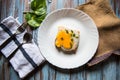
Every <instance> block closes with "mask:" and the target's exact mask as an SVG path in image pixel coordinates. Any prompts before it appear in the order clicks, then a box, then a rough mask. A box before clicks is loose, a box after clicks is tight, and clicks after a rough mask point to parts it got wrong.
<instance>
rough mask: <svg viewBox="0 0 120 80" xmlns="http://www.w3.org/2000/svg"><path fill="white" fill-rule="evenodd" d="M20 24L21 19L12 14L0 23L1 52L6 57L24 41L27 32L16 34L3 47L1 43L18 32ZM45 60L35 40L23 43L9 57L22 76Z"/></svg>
mask: <svg viewBox="0 0 120 80" xmlns="http://www.w3.org/2000/svg"><path fill="white" fill-rule="evenodd" d="M19 26H20V23H19V21H18V20H17V19H15V18H13V17H12V16H10V17H8V18H6V19H4V20H3V21H2V22H1V23H0V53H1V54H3V55H4V56H5V57H6V58H8V57H9V56H10V55H11V54H12V53H13V52H14V50H15V49H17V48H18V46H19V45H20V44H21V43H22V42H23V36H24V34H25V32H23V33H21V34H19V35H16V37H15V38H14V39H12V40H11V41H10V42H9V43H8V44H7V45H6V46H4V47H1V45H2V44H3V43H4V42H5V41H6V40H7V39H8V38H9V37H11V35H13V34H14V33H15V32H16V30H17V28H18V27H19ZM44 61H45V59H44V58H43V56H42V55H41V53H40V50H39V48H38V46H37V45H36V44H35V43H34V41H33V40H32V43H27V44H24V45H22V47H20V48H19V50H18V51H17V52H16V53H15V55H14V56H13V57H12V58H10V59H9V62H10V63H11V64H12V66H13V68H14V70H16V71H17V72H18V74H19V76H20V78H24V77H25V76H27V75H28V74H29V73H30V72H31V71H33V70H34V69H35V68H36V67H38V66H39V65H40V64H41V63H43V62H44Z"/></svg>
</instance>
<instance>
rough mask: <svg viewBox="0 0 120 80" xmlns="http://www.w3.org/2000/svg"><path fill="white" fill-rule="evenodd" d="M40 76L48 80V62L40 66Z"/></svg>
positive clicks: (42, 79)
mask: <svg viewBox="0 0 120 80" xmlns="http://www.w3.org/2000/svg"><path fill="white" fill-rule="evenodd" d="M41 73H42V76H41V80H49V79H48V76H49V66H48V64H46V65H45V66H44V67H43V68H42V72H41Z"/></svg>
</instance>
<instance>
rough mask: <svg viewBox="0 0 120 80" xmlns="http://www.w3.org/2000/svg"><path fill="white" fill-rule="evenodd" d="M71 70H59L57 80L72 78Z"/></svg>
mask: <svg viewBox="0 0 120 80" xmlns="http://www.w3.org/2000/svg"><path fill="white" fill-rule="evenodd" d="M69 73H70V71H67V72H64V70H60V71H59V70H57V72H56V80H70V74H69Z"/></svg>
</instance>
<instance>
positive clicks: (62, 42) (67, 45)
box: [55, 27, 80, 52]
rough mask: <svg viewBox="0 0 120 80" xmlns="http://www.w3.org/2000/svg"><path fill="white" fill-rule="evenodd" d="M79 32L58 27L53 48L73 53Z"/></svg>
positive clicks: (76, 45)
mask: <svg viewBox="0 0 120 80" xmlns="http://www.w3.org/2000/svg"><path fill="white" fill-rule="evenodd" d="M79 36H80V32H79V31H78V30H72V29H69V28H65V27H59V28H58V33H57V36H56V39H55V46H56V47H57V48H61V49H62V50H63V51H67V52H70V51H75V50H76V49H77V47H78V44H79Z"/></svg>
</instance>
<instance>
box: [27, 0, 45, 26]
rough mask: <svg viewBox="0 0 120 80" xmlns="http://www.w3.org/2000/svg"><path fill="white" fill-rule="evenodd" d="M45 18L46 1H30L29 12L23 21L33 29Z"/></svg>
mask: <svg viewBox="0 0 120 80" xmlns="http://www.w3.org/2000/svg"><path fill="white" fill-rule="evenodd" d="M45 16H46V0H32V2H31V11H30V12H27V13H26V14H25V19H26V21H27V23H28V25H30V26H31V27H33V28H37V27H39V26H40V24H41V22H42V21H43V20H44V18H45Z"/></svg>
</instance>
